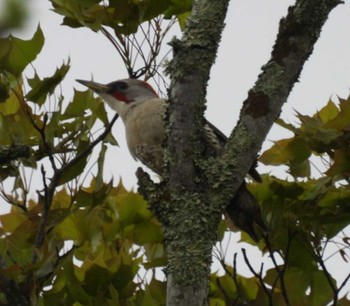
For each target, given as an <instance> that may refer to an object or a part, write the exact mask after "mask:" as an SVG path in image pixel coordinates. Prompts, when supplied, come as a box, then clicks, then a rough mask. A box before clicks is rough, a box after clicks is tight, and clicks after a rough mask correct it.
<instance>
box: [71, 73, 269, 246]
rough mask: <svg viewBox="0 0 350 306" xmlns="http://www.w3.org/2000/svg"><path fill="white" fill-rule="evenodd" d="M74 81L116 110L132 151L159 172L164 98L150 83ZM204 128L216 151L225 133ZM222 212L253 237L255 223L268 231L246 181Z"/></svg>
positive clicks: (161, 162)
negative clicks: (104, 83)
mask: <svg viewBox="0 0 350 306" xmlns="http://www.w3.org/2000/svg"><path fill="white" fill-rule="evenodd" d="M77 81H78V82H79V83H81V84H83V85H85V86H87V87H88V88H90V89H91V90H93V91H94V92H96V93H97V94H98V95H99V96H100V97H101V98H102V99H103V100H104V101H105V102H106V103H107V104H108V105H109V107H110V108H112V109H113V110H114V111H116V112H117V113H118V114H119V116H120V117H121V118H122V120H123V122H124V125H125V133H126V140H127V144H128V147H129V151H130V153H131V155H132V156H133V157H134V158H135V159H136V160H140V161H141V162H142V163H143V164H144V165H146V166H147V167H149V168H150V169H151V170H153V171H154V172H155V173H157V174H159V175H161V174H162V173H163V166H164V160H163V156H164V154H163V147H162V144H163V142H164V139H165V126H164V121H163V118H164V113H165V108H166V101H165V100H164V99H161V98H159V96H158V94H157V93H156V91H155V90H154V89H153V88H152V87H151V85H149V84H148V83H147V82H144V81H141V80H135V79H123V80H118V81H115V82H111V83H109V84H106V85H103V84H99V83H95V82H92V81H83V80H77ZM204 128H205V131H204V135H205V138H206V141H207V144H208V146H209V148H210V152H214V154H215V155H217V154H219V153H220V151H221V150H222V148H223V146H224V144H225V142H226V141H227V138H226V136H225V135H224V134H223V133H222V132H220V131H219V130H218V129H217V128H216V127H215V126H214V125H212V124H211V123H209V122H207V123H206V125H205V127H204ZM212 154H213V153H212ZM249 174H250V175H251V176H252V177H253V178H254V179H255V180H258V181H260V180H261V179H260V176H259V174H258V173H257V172H256V170H255V168H254V167H252V168H251V169H250V171H249ZM225 215H226V220H227V223H228V225H229V227H230V228H232V226H237V227H238V228H240V229H242V230H244V231H245V232H247V233H248V234H249V235H250V236H251V237H252V238H253V239H254V240H255V241H258V240H259V238H258V236H257V234H256V231H255V227H256V226H257V227H258V228H260V230H261V231H262V232H267V228H266V226H265V223H264V222H263V220H262V217H261V212H260V207H259V204H258V203H257V201H256V199H255V198H254V196H253V195H252V194H251V193H250V192H249V191H248V190H247V188H246V186H245V182H243V183H242V185H241V186H240V188H239V189H238V191H237V193H236V195H235V196H234V198H233V199H232V201H231V202H230V203H229V205H228V206H227V208H226V212H225Z"/></svg>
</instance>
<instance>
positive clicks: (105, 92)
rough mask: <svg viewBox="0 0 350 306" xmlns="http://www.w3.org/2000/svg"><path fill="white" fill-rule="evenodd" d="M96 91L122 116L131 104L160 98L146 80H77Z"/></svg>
mask: <svg viewBox="0 0 350 306" xmlns="http://www.w3.org/2000/svg"><path fill="white" fill-rule="evenodd" d="M77 82H79V83H81V84H83V85H85V86H86V87H88V88H90V89H91V90H93V91H94V92H96V93H97V94H98V95H99V96H100V97H101V98H102V99H103V100H104V101H105V102H106V103H107V104H108V105H109V106H110V107H111V108H112V109H114V110H115V111H116V112H117V113H119V115H121V116H122V113H123V111H125V110H126V109H127V108H129V106H131V105H133V104H135V103H141V102H144V101H147V100H151V99H155V98H158V95H157V93H156V91H155V90H154V89H153V88H152V86H151V85H149V84H148V83H147V82H145V81H141V80H135V79H123V80H118V81H115V82H111V83H108V84H106V85H104V84H99V83H95V82H92V81H84V80H77Z"/></svg>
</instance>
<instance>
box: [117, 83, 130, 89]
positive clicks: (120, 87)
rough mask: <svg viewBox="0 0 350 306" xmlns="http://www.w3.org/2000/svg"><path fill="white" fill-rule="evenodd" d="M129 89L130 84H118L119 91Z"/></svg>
mask: <svg viewBox="0 0 350 306" xmlns="http://www.w3.org/2000/svg"><path fill="white" fill-rule="evenodd" d="M127 88H128V84H126V83H125V82H118V83H117V89H119V90H125V89H127Z"/></svg>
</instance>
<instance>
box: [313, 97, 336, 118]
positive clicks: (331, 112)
mask: <svg viewBox="0 0 350 306" xmlns="http://www.w3.org/2000/svg"><path fill="white" fill-rule="evenodd" d="M338 114H339V109H338V107H337V106H336V105H335V103H334V102H333V101H331V100H330V101H328V103H327V105H326V106H324V107H322V108H321V110H319V111H318V112H317V114H316V116H318V117H319V118H320V119H321V121H322V122H323V123H326V122H328V121H330V120H332V119H334V118H335V117H336V116H337V115H338Z"/></svg>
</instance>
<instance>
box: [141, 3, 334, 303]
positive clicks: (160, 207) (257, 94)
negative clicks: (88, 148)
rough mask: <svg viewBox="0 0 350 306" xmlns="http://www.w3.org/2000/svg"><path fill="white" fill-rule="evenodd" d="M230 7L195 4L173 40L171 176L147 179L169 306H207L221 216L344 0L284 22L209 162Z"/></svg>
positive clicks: (295, 10)
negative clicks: (208, 131)
mask: <svg viewBox="0 0 350 306" xmlns="http://www.w3.org/2000/svg"><path fill="white" fill-rule="evenodd" d="M228 3H229V0H216V1H212V0H195V1H194V4H193V9H192V14H191V17H190V18H189V20H188V23H187V26H186V29H185V31H184V35H183V37H182V39H181V40H174V41H173V42H172V46H173V51H174V58H173V60H172V62H171V63H170V65H169V66H168V73H169V75H170V78H171V86H170V95H169V100H170V104H169V118H168V122H169V124H168V142H167V145H168V154H167V158H168V173H167V174H166V175H165V177H166V179H165V180H164V181H163V182H162V183H161V184H159V185H155V184H153V183H152V182H151V181H150V180H149V178H148V177H147V176H146V175H141V173H139V178H140V192H141V193H142V194H143V195H144V196H145V197H146V198H147V199H148V200H149V202H150V206H151V209H152V210H153V212H154V213H155V215H156V216H157V217H158V218H159V220H160V221H161V223H162V225H163V230H164V236H165V242H166V247H167V256H168V266H167V281H168V283H167V305H168V306H173V305H177V306H179V305H180V306H181V305H183V306H185V305H186V306H187V305H198V306H199V305H206V304H207V296H208V287H209V286H208V276H209V273H210V264H211V251H212V246H213V244H214V243H215V241H216V232H217V225H218V221H219V219H220V215H221V213H222V211H223V209H224V208H225V207H226V205H227V204H228V203H229V201H230V199H232V197H233V196H234V194H235V192H236V190H237V189H238V187H239V186H240V184H241V183H242V180H243V179H244V176H245V175H246V173H247V172H248V170H249V168H250V167H251V165H252V164H253V162H254V159H255V158H256V155H257V153H258V152H259V150H260V148H261V145H262V143H263V141H264V139H265V138H266V135H267V133H268V131H269V130H270V128H271V126H272V125H273V123H274V121H275V120H276V119H277V118H278V116H279V114H280V111H281V108H282V105H283V103H284V102H285V101H286V99H287V97H288V95H289V93H290V91H291V89H292V87H293V85H294V83H295V82H296V81H297V80H298V76H299V74H300V72H301V70H302V67H303V65H304V63H305V61H306V59H307V58H308V57H309V55H310V54H311V52H312V50H313V46H314V44H315V43H316V41H317V39H318V37H319V35H320V32H321V28H322V26H323V24H324V23H325V21H326V19H327V17H328V15H329V13H330V12H331V10H332V9H333V8H334V7H335V6H337V5H338V4H339V3H341V1H338V0H297V1H296V4H295V5H294V6H293V7H290V8H289V11H288V16H287V17H286V18H283V19H282V20H281V22H280V28H279V34H278V37H277V40H276V43H275V45H274V48H273V51H272V55H271V59H270V60H269V62H268V63H267V64H266V65H265V66H263V68H262V73H261V74H260V75H259V77H258V80H257V81H256V83H255V85H254V87H253V88H252V89H251V90H250V91H249V95H248V98H247V100H246V101H245V102H244V105H243V108H242V110H241V115H240V119H239V122H238V124H237V126H236V128H235V129H234V130H233V132H232V134H231V135H230V138H229V142H228V143H227V145H226V147H225V150H224V153H223V154H222V155H221V156H220V157H219V158H217V159H208V158H206V157H205V156H203V143H202V141H201V139H202V134H201V131H202V127H203V111H204V109H205V96H206V86H207V82H208V80H209V73H210V68H211V66H212V65H213V63H214V60H215V56H216V52H217V49H218V45H219V42H220V38H221V33H222V30H223V28H224V19H225V15H226V12H227V6H228ZM238 47H239V46H238Z"/></svg>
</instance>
